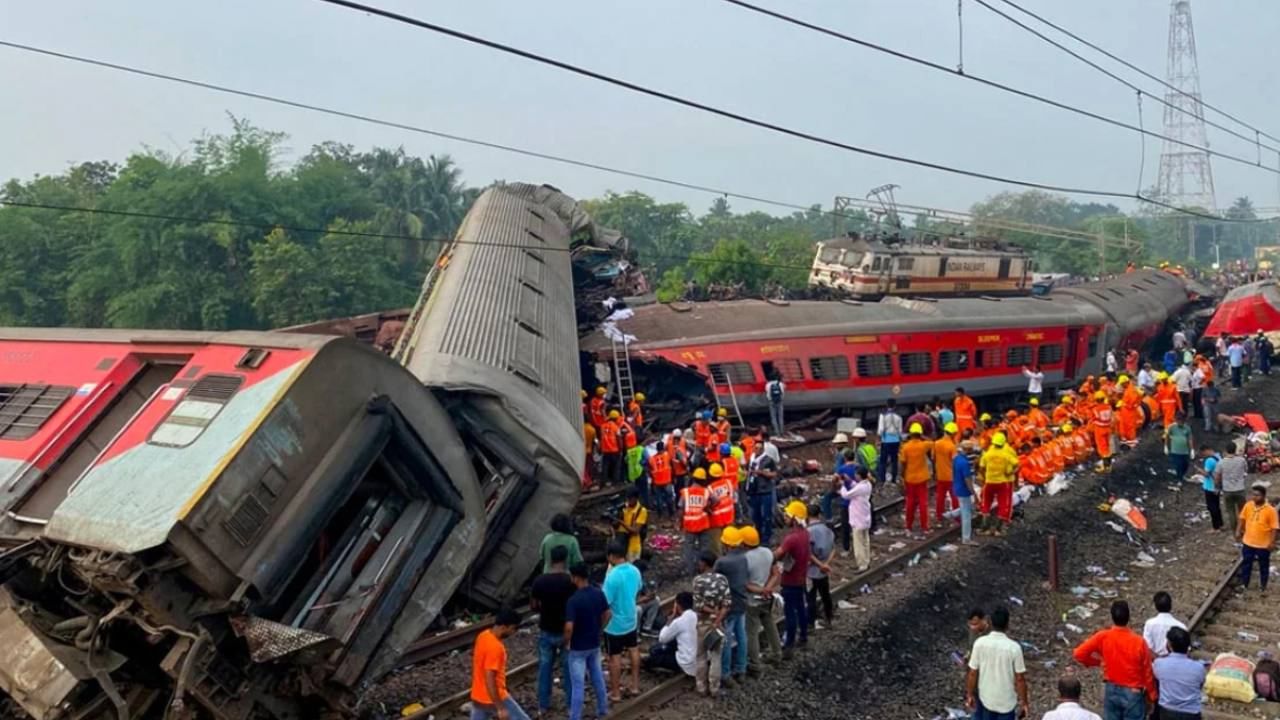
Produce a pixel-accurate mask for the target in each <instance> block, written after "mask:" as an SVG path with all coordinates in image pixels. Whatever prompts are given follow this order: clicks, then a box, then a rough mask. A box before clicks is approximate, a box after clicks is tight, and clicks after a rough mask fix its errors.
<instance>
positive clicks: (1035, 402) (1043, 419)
mask: <svg viewBox="0 0 1280 720" xmlns="http://www.w3.org/2000/svg"><path fill="white" fill-rule="evenodd" d="M1027 420H1030V421H1031V426H1032V427H1034V428H1035V429H1036V430H1044V429H1045V428H1047V427H1049V416H1048V415H1045V414H1044V411H1043V410H1041V409H1040V398H1031V409H1029V410H1027Z"/></svg>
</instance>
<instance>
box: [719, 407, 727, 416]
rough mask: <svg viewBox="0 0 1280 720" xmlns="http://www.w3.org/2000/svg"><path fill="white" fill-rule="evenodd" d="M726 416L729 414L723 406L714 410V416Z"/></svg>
mask: <svg viewBox="0 0 1280 720" xmlns="http://www.w3.org/2000/svg"><path fill="white" fill-rule="evenodd" d="M728 416H729V411H728V410H726V409H724V408H720V409H718V410H716V417H728Z"/></svg>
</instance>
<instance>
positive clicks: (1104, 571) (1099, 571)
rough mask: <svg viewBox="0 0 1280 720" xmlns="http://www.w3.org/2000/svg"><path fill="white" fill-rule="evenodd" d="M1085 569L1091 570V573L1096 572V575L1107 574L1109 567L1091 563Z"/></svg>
mask: <svg viewBox="0 0 1280 720" xmlns="http://www.w3.org/2000/svg"><path fill="white" fill-rule="evenodd" d="M1085 571H1087V572H1090V573H1092V574H1094V575H1106V574H1107V569H1106V568H1104V567H1102V566H1101V565H1089V566H1088V567H1086V568H1085Z"/></svg>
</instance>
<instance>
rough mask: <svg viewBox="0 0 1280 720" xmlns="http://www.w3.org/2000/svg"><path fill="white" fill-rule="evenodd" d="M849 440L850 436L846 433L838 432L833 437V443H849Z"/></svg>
mask: <svg viewBox="0 0 1280 720" xmlns="http://www.w3.org/2000/svg"><path fill="white" fill-rule="evenodd" d="M848 442H849V436H848V435H845V434H844V433H836V436H835V437H833V438H831V444H832V445H845V444H848Z"/></svg>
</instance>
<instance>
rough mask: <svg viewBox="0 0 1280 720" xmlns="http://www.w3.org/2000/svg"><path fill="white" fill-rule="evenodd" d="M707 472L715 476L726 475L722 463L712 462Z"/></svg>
mask: <svg viewBox="0 0 1280 720" xmlns="http://www.w3.org/2000/svg"><path fill="white" fill-rule="evenodd" d="M707 474H708V475H710V476H711V477H713V478H718V477H724V468H723V467H720V463H711V467H710V469H708V470H707Z"/></svg>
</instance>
